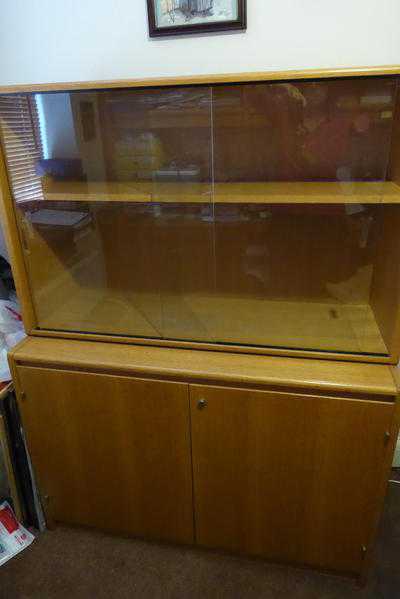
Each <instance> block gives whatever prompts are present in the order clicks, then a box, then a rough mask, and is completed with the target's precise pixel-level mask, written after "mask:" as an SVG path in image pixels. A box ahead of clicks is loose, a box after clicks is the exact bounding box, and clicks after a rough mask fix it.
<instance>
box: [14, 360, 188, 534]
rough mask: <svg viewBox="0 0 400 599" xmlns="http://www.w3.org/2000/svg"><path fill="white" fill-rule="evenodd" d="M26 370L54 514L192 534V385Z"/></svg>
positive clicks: (26, 410) (22, 375)
mask: <svg viewBox="0 0 400 599" xmlns="http://www.w3.org/2000/svg"><path fill="white" fill-rule="evenodd" d="M18 379H19V381H20V384H21V385H22V387H23V389H24V397H25V400H24V401H22V402H21V403H20V407H21V409H22V416H23V422H24V425H25V428H26V431H27V436H28V441H29V447H30V450H31V454H32V460H33V464H34V468H35V470H36V473H37V476H38V479H39V485H40V490H41V493H42V496H43V497H44V496H47V497H48V510H47V511H48V515H49V516H50V517H51V518H52V519H54V520H56V521H61V522H66V523H74V524H84V525H86V526H94V527H98V528H101V529H105V530H107V529H108V530H113V531H120V532H124V533H129V534H134V535H137V536H144V537H148V538H157V539H168V540H174V541H179V542H184V543H190V542H192V541H193V517H192V481H191V464H190V447H189V406H188V389H187V385H185V384H180V383H169V382H163V383H160V382H158V381H147V380H140V379H132V378H128V377H125V376H110V375H106V374H95V373H90V372H73V371H69V372H68V371H61V370H52V369H45V368H35V367H20V368H18Z"/></svg>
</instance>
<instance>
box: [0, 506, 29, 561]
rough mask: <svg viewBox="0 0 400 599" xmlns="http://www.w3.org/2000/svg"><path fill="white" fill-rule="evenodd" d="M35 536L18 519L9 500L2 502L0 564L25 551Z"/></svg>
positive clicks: (0, 509) (0, 511)
mask: <svg viewBox="0 0 400 599" xmlns="http://www.w3.org/2000/svg"><path fill="white" fill-rule="evenodd" d="M34 539H35V537H34V536H33V535H32V534H31V533H30V532H29V530H26V528H24V527H23V526H22V525H21V524H20V523H19V522H18V520H17V519H16V517H15V515H14V512H13V511H12V509H11V507H10V505H9V504H8V503H7V501H4V502H3V503H1V504H0V566H2V565H3V564H5V563H6V562H7V561H8V560H9V559H11V558H12V557H14V555H17V553H19V552H20V551H23V550H24V549H26V548H27V547H29V545H30V544H31V543H32V541H34Z"/></svg>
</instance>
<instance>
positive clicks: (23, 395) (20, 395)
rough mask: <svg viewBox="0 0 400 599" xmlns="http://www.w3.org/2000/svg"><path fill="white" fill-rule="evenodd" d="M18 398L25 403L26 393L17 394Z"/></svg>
mask: <svg viewBox="0 0 400 599" xmlns="http://www.w3.org/2000/svg"><path fill="white" fill-rule="evenodd" d="M19 398H20V400H21V401H25V400H26V393H25V391H21V393H20V394H19Z"/></svg>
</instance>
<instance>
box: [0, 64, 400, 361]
mask: <svg viewBox="0 0 400 599" xmlns="http://www.w3.org/2000/svg"><path fill="white" fill-rule="evenodd" d="M399 74H400V66H387V67H371V68H357V69H330V70H304V71H286V72H282V71H277V72H271V73H250V74H239V75H210V76H199V77H183V78H174V79H171V78H168V79H158V80H156V79H147V80H131V81H123V80H122V81H115V82H101V81H97V82H96V81H94V82H87V83H65V84H63V83H60V84H47V85H26V86H20V85H19V86H6V87H4V86H3V87H0V93H22V92H25V93H29V92H39V91H57V90H59V91H61V90H78V89H82V90H83V89H87V90H89V89H106V88H110V89H111V88H114V89H115V88H142V87H155V86H156V87H158V86H174V85H176V86H178V85H179V86H181V85H204V83H206V82H207V83H216V84H217V83H230V82H232V83H233V82H237V83H244V82H255V81H281V80H282V81H284V80H292V79H299V80H300V79H305V80H306V79H327V78H341V77H375V76H393V75H399ZM395 157H396V158H395V160H396V164H392V171H393V172H394V173H396V175H397V171H398V168H397V166H398V163H399V164H400V162H399V159H398V152H396V153H395ZM395 180H396V183H397V180H398V177H397V176H396V177H395ZM0 196H1V200H2V201H1V210H2V214H3V222H4V223H5V234H6V240H7V245H8V248H9V252H10V256H11V259H12V267H13V274H14V278H15V282H16V287H17V292H18V295H19V298H20V301H21V304H22V311H23V320H24V325H25V328H26V330H27V332H28V334H31V335H35V336H38V337H53V338H54V337H63V338H65V339H85V340H93V341H109V342H114V343H124V344H136V345H145V346H162V347H178V348H196V349H199V350H212V351H218V352H232V351H235V352H237V353H243V354H260V355H276V356H292V357H307V358H319V359H324V360H328V359H329V360H332V359H333V360H338V361H354V362H375V363H386V364H396V363H397V362H398V360H399V357H400V339H398V338H399V336H398V335H397V334H396V336H395V337H396V339H395V341H394V343H393V347H392V348H390V353H389V355H388V356H386V355H369V354H355V353H342V352H335V351H312V350H311V351H307V350H302V349H300V350H299V349H282V348H271V347H258V346H250V347H249V346H241V345H236V344H235V345H222V344H215V343H204V342H189V341H175V340H164V339H153V338H136V337H129V336H123V335H121V336H119V335H102V334H97V333H93V334H90V333H77V332H67V331H54V330H45V329H39V328H38V322H37V318H36V315H35V311H34V307H33V302H32V297H31V290H30V285H29V278H28V273H27V271H26V267H25V263H24V256H23V240H22V239H21V237H20V233H19V231H18V227H17V222H16V215H15V211H14V205H13V201H12V197H11V193H10V188H9V182H8V179H7V173H6V169H5V164H4V158H3V157H2V155H1V148H0ZM388 202H389V203H391V202H390V200H388ZM395 322H396V325H395V330H396V331H398V330H399V327H400V311H399V313H398V314H397V315H396V319H395Z"/></svg>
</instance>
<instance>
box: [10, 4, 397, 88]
mask: <svg viewBox="0 0 400 599" xmlns="http://www.w3.org/2000/svg"><path fill="white" fill-rule="evenodd" d="M399 23H400V1H399V0H248V31H247V33H230V34H223V35H211V36H210V35H206V36H204V35H203V36H195V37H193V36H189V37H186V38H176V39H161V40H160V39H158V40H150V39H149V38H148V34H147V13H146V0H57V1H54V0H2V2H1V6H0V85H2V84H12V83H40V82H41V83H43V82H53V81H75V80H76V81H79V80H90V79H117V78H118V79H119V78H122V79H124V78H136V77H152V76H164V75H165V76H169V75H189V74H199V73H217V72H224V73H228V72H240V71H255V70H273V69H292V68H312V67H335V66H369V65H371V66H372V65H383V64H396V63H400V29H399Z"/></svg>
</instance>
